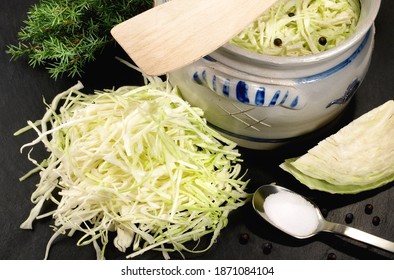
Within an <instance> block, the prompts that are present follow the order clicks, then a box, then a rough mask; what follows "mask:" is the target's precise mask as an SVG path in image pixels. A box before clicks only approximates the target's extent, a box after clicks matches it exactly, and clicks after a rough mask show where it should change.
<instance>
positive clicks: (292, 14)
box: [287, 12, 295, 17]
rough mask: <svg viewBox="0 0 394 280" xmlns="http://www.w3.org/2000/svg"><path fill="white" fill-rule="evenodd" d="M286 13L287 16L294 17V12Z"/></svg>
mask: <svg viewBox="0 0 394 280" xmlns="http://www.w3.org/2000/svg"><path fill="white" fill-rule="evenodd" d="M287 15H288V16H289V17H294V16H295V13H293V12H290V13H288V14H287Z"/></svg>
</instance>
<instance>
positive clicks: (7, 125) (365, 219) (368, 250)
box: [0, 0, 394, 260]
mask: <svg viewBox="0 0 394 280" xmlns="http://www.w3.org/2000/svg"><path fill="white" fill-rule="evenodd" d="M36 2H37V1H35V0H26V1H15V0H1V2H0V21H1V22H0V28H1V32H0V47H1V50H0V69H1V70H0V71H1V76H0V137H1V140H0V160H1V168H0V225H1V226H0V231H1V238H0V259H3V260H6V259H10V260H18V259H25V260H30V259H42V258H43V257H44V252H45V246H46V243H47V241H48V240H49V238H50V237H51V235H52V230H51V229H50V227H49V226H50V225H51V220H50V219H49V218H48V219H43V220H41V221H38V222H36V223H35V225H34V230H32V231H28V230H21V229H19V225H20V224H21V223H22V222H23V221H24V220H25V218H26V217H27V216H28V214H29V211H30V209H31V207H32V206H33V205H32V203H31V202H30V195H31V193H32V191H33V190H34V185H35V184H36V183H37V181H38V177H37V176H36V177H32V178H31V179H28V180H27V181H24V182H19V180H18V178H19V177H20V176H22V175H24V174H25V172H26V171H28V170H30V169H31V167H32V166H31V163H30V162H29V161H28V160H27V158H26V154H23V155H21V154H20V153H19V148H20V147H21V145H23V144H24V143H26V142H29V141H31V140H32V139H33V137H34V134H31V133H27V134H26V135H22V136H18V137H14V136H13V133H14V132H15V131H16V130H18V129H19V128H21V127H23V126H25V124H26V121H27V120H36V119H38V118H41V116H42V114H43V112H44V106H43V103H42V99H43V97H44V98H45V99H46V100H52V98H53V97H54V96H55V95H56V94H58V93H59V92H62V91H63V90H65V89H67V88H68V87H69V86H71V85H73V84H75V83H76V81H77V79H59V80H57V81H55V80H53V79H52V78H50V77H49V75H48V73H47V72H46V71H45V69H42V68H36V69H33V68H31V67H29V66H28V64H27V61H25V60H18V61H12V62H10V56H9V55H7V54H6V53H5V50H6V45H8V44H15V43H16V39H17V32H18V31H19V29H20V27H21V25H22V21H23V20H24V19H25V18H26V11H27V9H28V7H30V5H31V4H33V3H36ZM393 10H394V2H393V1H390V0H383V1H382V6H381V10H380V13H379V15H378V18H377V20H376V29H377V33H376V44H375V51H374V54H373V58H372V63H371V67H370V70H369V72H368V74H367V76H366V78H365V80H364V82H363V84H362V85H361V87H360V89H359V90H358V92H357V93H356V95H355V97H354V98H353V99H352V101H351V103H350V104H349V107H348V108H347V110H346V112H345V114H344V115H343V116H342V117H341V118H340V120H339V121H338V122H337V123H335V124H334V125H333V126H332V127H330V128H329V129H328V130H326V131H324V133H322V134H320V135H319V136H316V137H314V138H312V139H308V140H307V141H305V142H303V143H299V145H298V146H297V148H296V149H294V148H292V149H290V148H283V149H281V150H279V151H253V150H248V149H241V152H242V153H243V157H244V161H245V163H244V166H245V168H248V169H249V172H248V176H249V177H250V179H251V182H250V184H249V191H250V192H252V191H254V190H255V189H256V188H257V187H259V186H260V185H262V184H266V183H270V182H277V183H278V184H281V185H284V186H287V187H289V188H291V189H294V190H297V191H298V192H300V193H302V194H304V195H306V196H307V197H309V198H311V199H312V200H314V201H315V202H316V203H317V204H318V205H319V206H320V207H321V208H325V209H326V210H327V211H328V214H327V219H328V220H330V221H333V222H339V223H345V215H346V214H347V213H353V215H354V219H353V222H352V223H351V224H350V225H351V226H353V227H356V228H358V229H361V230H365V231H367V232H369V233H372V234H375V235H377V236H380V237H383V238H386V239H389V240H392V241H394V206H393V205H394V188H393V183H391V184H389V185H387V186H385V187H382V188H380V189H378V190H373V191H368V192H364V193H361V194H357V195H331V194H326V193H322V192H317V191H310V190H309V189H307V188H306V187H304V186H302V185H300V184H299V183H298V182H297V181H296V180H295V179H294V178H292V177H291V176H290V175H288V174H286V173H285V172H284V171H282V170H281V169H280V168H279V167H278V165H279V164H280V163H281V162H282V161H283V159H285V158H287V157H290V156H296V155H301V154H302V153H304V152H306V151H307V149H308V148H310V147H312V146H314V145H315V144H316V143H317V142H318V141H319V140H321V139H323V138H324V137H325V136H328V135H330V134H332V133H335V132H336V131H337V130H338V129H339V128H340V127H343V126H344V125H346V124H347V123H349V122H350V121H351V120H353V119H354V118H356V117H358V116H360V115H362V114H363V113H366V112H367V111H369V110H371V109H373V108H375V107H377V106H379V105H381V104H383V103H384V102H385V101H387V100H389V99H393V98H394V82H393V81H394V70H393V65H394V33H393V26H394V21H393V16H392V11H393ZM115 55H118V56H121V57H123V58H127V56H126V55H125V54H124V53H123V51H122V50H120V49H116V48H115V49H113V48H108V49H106V50H105V51H104V53H103V54H102V55H101V56H100V57H98V59H97V60H96V61H95V62H93V63H91V64H90V65H88V66H87V67H86V69H85V74H84V75H83V76H82V77H81V78H80V79H79V80H81V81H82V82H83V84H84V85H85V91H86V92H89V91H91V90H92V89H103V88H112V87H118V86H122V85H127V84H131V85H138V84H141V83H142V79H141V77H140V75H139V74H138V73H136V72H135V71H133V70H131V69H130V68H128V67H126V66H125V65H123V64H121V63H119V62H118V61H116V60H115V59H114V57H115ZM393 145H394V140H393ZM36 153H38V154H39V153H43V151H36ZM369 203H370V204H372V205H373V206H374V211H373V213H372V214H371V215H367V214H365V213H364V207H365V205H366V204H369ZM375 215H377V216H379V217H380V219H381V222H380V224H379V225H378V226H375V225H373V224H372V217H373V216H375ZM242 233H247V234H248V235H249V240H248V242H247V243H246V244H241V243H240V242H239V235H240V234H242ZM76 241H77V238H76V237H73V238H69V237H60V238H58V239H57V240H56V241H55V242H54V244H53V246H52V250H51V253H50V256H49V257H50V259H94V258H95V252H94V250H93V248H92V247H91V246H85V247H77V246H76V245H75V244H76ZM266 243H271V244H272V250H271V251H270V252H268V253H267V252H266V251H264V250H263V247H264V244H266ZM330 253H334V254H335V255H336V258H337V259H393V258H394V254H391V253H388V252H385V251H382V250H380V249H376V248H373V247H371V246H367V245H365V244H362V243H359V242H356V241H352V240H349V239H347V238H343V237H339V236H334V235H331V234H320V235H318V236H315V237H313V238H310V239H307V240H298V239H294V238H292V237H289V236H287V235H285V234H283V233H281V232H279V231H278V230H275V229H273V228H272V227H271V226H270V225H268V224H267V223H265V222H264V221H263V220H261V219H260V218H259V217H258V216H257V215H256V214H255V213H254V212H253V211H252V208H251V205H250V204H247V205H245V206H244V207H242V208H240V209H238V210H237V211H235V212H233V213H232V214H231V215H230V218H229V224H228V226H227V227H226V228H225V229H224V230H223V231H222V233H221V235H220V237H219V239H218V240H217V243H216V244H215V245H214V246H213V247H212V249H211V250H209V251H208V252H206V253H204V254H200V255H189V254H185V256H186V258H192V259H196V258H197V259H273V260H277V259H289V260H296V259H308V260H314V259H327V258H328V256H329V254H330ZM106 257H107V259H123V258H124V257H125V254H122V253H119V252H118V251H117V250H116V249H114V247H113V246H109V247H108V248H107V254H106ZM161 258H162V256H161V255H160V254H158V253H147V254H144V255H142V256H141V259H161ZM173 258H175V259H178V258H181V256H180V255H179V254H174V255H173Z"/></svg>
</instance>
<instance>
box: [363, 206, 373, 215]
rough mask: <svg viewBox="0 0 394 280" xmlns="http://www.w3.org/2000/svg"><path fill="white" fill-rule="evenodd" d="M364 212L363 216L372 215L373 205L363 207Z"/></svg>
mask: <svg viewBox="0 0 394 280" xmlns="http://www.w3.org/2000/svg"><path fill="white" fill-rule="evenodd" d="M364 211H365V214H368V215H370V214H372V211H373V205H372V204H367V205H365V210H364Z"/></svg>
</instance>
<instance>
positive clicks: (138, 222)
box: [15, 82, 249, 259]
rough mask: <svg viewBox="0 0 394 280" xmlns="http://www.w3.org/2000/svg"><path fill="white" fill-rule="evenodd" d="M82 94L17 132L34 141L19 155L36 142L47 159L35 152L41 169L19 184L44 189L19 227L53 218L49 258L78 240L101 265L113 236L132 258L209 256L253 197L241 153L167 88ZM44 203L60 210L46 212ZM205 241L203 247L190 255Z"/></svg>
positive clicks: (68, 95) (72, 93)
mask: <svg viewBox="0 0 394 280" xmlns="http://www.w3.org/2000/svg"><path fill="white" fill-rule="evenodd" d="M82 88H83V86H82V84H81V83H78V84H77V85H76V86H74V87H73V88H70V89H69V90H67V91H65V92H63V93H61V94H59V95H57V96H56V97H55V98H54V100H53V102H52V103H51V104H48V105H47V111H46V113H45V115H44V117H43V119H42V120H40V121H37V122H34V123H33V122H31V121H29V122H28V126H27V127H26V128H24V129H22V130H20V131H18V132H17V133H15V134H16V135H18V134H20V133H23V132H24V131H26V130H28V129H34V130H35V131H36V132H37V134H38V137H37V138H36V139H35V140H34V141H32V142H31V143H27V144H25V145H24V146H23V147H22V148H21V152H23V149H25V148H28V147H31V146H34V145H36V144H39V143H43V144H44V145H45V147H46V149H47V150H48V152H49V157H48V158H47V159H46V160H44V161H43V162H42V163H38V162H37V161H36V160H34V159H33V158H32V157H31V156H30V153H29V159H30V161H31V162H33V163H34V164H35V165H36V168H35V169H34V170H32V171H31V172H29V173H28V174H27V175H26V176H25V177H23V178H21V180H24V179H25V178H27V177H28V176H30V175H32V174H35V173H36V172H39V175H40V181H39V183H38V184H37V189H36V190H35V192H34V193H33V194H32V197H31V200H32V202H33V203H34V204H36V206H35V207H34V208H33V209H32V211H31V213H30V216H29V218H28V219H27V220H26V221H25V222H24V223H23V224H22V225H21V228H25V229H31V228H32V223H33V221H34V220H35V219H40V218H44V217H48V216H50V217H52V218H53V221H54V226H53V228H54V231H55V233H54V235H53V236H52V238H51V240H49V242H48V246H47V250H46V254H45V258H48V253H49V249H50V247H51V243H52V242H53V240H55V238H56V237H57V236H59V235H61V234H68V235H69V236H72V235H73V234H74V233H75V232H80V233H82V237H81V238H80V239H79V240H78V242H77V244H78V245H86V244H93V246H94V248H95V249H96V252H97V258H98V259H104V258H105V256H104V252H105V247H106V246H107V244H108V243H109V239H110V238H109V232H116V238H114V240H113V242H114V245H115V246H116V247H117V248H118V249H119V250H120V251H121V252H126V253H127V252H129V254H127V258H133V257H136V256H137V255H139V254H143V253H144V252H146V251H148V250H161V251H162V253H163V256H164V257H165V258H169V253H168V252H173V251H178V252H181V251H182V250H185V251H190V252H201V251H205V250H208V249H209V248H210V247H211V246H212V245H213V243H214V242H215V240H216V238H217V237H218V235H219V232H220V230H221V229H222V228H223V227H225V226H226V225H227V222H228V214H229V212H230V211H232V210H234V209H236V208H238V207H240V206H242V205H243V204H244V203H245V201H246V199H247V198H248V197H249V194H248V193H246V192H245V188H246V185H247V181H246V180H243V177H244V176H243V175H241V176H240V174H241V165H240V163H241V162H242V160H241V158H240V154H239V152H238V151H237V149H236V144H235V143H234V142H232V141H230V140H228V139H226V138H224V137H222V136H221V135H220V134H218V133H217V132H216V131H214V130H212V129H211V128H209V127H208V126H207V123H206V121H205V119H204V118H203V117H202V116H203V111H202V110H201V109H199V108H194V107H191V106H190V105H189V104H188V103H187V102H185V101H184V100H182V99H181V98H180V97H179V96H178V95H177V93H176V89H171V88H170V87H169V85H168V83H166V82H154V83H149V84H147V85H146V86H141V87H131V86H125V87H121V88H119V89H117V90H105V91H97V92H95V93H94V94H84V93H82V92H81V89H82ZM47 202H48V203H52V205H55V206H56V208H55V210H53V211H51V212H48V213H40V212H41V208H42V207H43V205H44V204H45V203H47ZM207 234H211V241H210V243H209V245H207V247H206V248H203V249H199V250H200V251H199V250H197V249H196V248H194V246H195V245H196V244H194V245H193V248H191V249H189V248H187V247H186V245H185V243H186V242H188V241H196V242H192V243H197V244H198V241H199V239H200V238H201V237H202V236H205V235H207ZM188 244H189V243H188ZM189 245H190V244H189ZM189 245H188V246H189ZM129 247H131V248H130V250H131V251H130V250H129V251H128V250H127V249H128V248H129Z"/></svg>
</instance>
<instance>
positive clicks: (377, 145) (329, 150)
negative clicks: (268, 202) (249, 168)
mask: <svg viewBox="0 0 394 280" xmlns="http://www.w3.org/2000/svg"><path fill="white" fill-rule="evenodd" d="M280 167H281V168H282V169H283V170H285V171H287V172H289V173H291V174H292V175H293V176H294V177H295V178H296V179H297V180H299V181H300V182H301V183H303V184H305V185H306V186H308V187H309V188H311V189H316V190H320V191H325V192H329V193H338V194H355V193H359V192H362V191H366V190H371V189H375V188H378V187H381V186H384V185H386V184H388V183H389V182H391V181H394V100H390V101H387V102H386V103H384V104H383V105H381V106H379V107H377V108H374V109H373V110H371V111H369V112H367V113H366V114H364V115H362V116H361V117H359V118H358V119H356V120H354V121H352V122H351V123H350V124H348V125H347V126H345V127H343V128H342V129H341V130H339V131H338V132H337V133H336V134H333V135H331V136H330V137H328V138H326V139H324V140H323V141H321V142H320V143H318V144H317V145H316V146H315V147H313V148H312V149H310V150H309V151H308V152H307V153H306V154H304V155H302V156H301V157H298V158H290V159H286V160H285V161H284V162H283V163H282V164H281V165H280Z"/></svg>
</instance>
